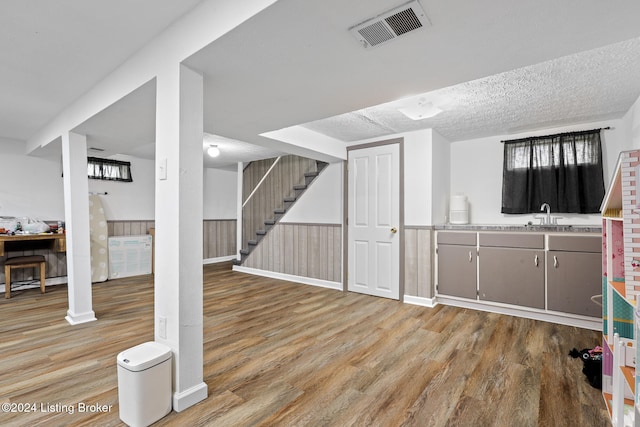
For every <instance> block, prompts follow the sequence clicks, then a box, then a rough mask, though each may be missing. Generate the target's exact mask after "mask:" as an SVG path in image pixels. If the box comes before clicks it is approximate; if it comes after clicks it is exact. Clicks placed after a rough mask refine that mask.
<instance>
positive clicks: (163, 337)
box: [154, 65, 207, 412]
mask: <svg viewBox="0 0 640 427" xmlns="http://www.w3.org/2000/svg"><path fill="white" fill-rule="evenodd" d="M163 71H164V72H163V73H160V74H158V78H157V97H156V109H157V112H156V114H157V116H156V166H157V172H156V173H157V175H156V178H157V179H156V207H155V226H156V246H155V260H156V263H155V269H156V271H155V276H154V278H155V340H156V341H158V342H161V343H164V344H166V345H168V346H169V347H171V349H172V350H173V357H174V364H173V367H174V368H173V409H174V410H175V411H178V412H180V411H182V410H184V409H187V408H189V407H190V406H192V405H194V404H196V403H198V402H200V401H201V400H204V399H205V398H206V397H207V385H206V384H205V383H204V381H203V296H202V286H203V273H202V258H203V249H202V241H203V240H202V228H203V225H202V221H203V159H202V143H203V79H202V76H201V75H200V74H198V73H196V72H195V71H193V70H191V69H189V68H188V67H186V66H184V65H172V66H169V67H167V69H165V70H163Z"/></svg>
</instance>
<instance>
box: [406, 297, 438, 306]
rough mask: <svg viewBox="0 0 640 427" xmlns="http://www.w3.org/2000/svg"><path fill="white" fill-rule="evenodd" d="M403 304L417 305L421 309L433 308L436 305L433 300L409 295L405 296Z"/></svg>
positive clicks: (436, 302) (435, 301)
mask: <svg viewBox="0 0 640 427" xmlns="http://www.w3.org/2000/svg"><path fill="white" fill-rule="evenodd" d="M404 302H405V303H406V304H413V305H419V306H421V307H429V308H433V307H435V306H436V305H438V301H437V300H436V299H435V298H425V297H415V296H411V295H405V296H404Z"/></svg>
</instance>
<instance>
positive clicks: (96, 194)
mask: <svg viewBox="0 0 640 427" xmlns="http://www.w3.org/2000/svg"><path fill="white" fill-rule="evenodd" d="M107 194H109V193H107V192H106V191H103V192H102V193H98V192H95V191H89V195H90V196H106V195H107Z"/></svg>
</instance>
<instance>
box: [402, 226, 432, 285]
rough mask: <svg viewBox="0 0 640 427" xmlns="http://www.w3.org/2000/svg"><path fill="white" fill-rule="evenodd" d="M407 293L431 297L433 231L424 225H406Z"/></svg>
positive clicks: (405, 265)
mask: <svg viewBox="0 0 640 427" xmlns="http://www.w3.org/2000/svg"><path fill="white" fill-rule="evenodd" d="M404 231H405V234H404V238H405V259H404V269H405V276H404V277H405V295H411V296H419V297H425V298H430V297H432V296H433V293H432V290H431V286H432V285H431V284H432V278H431V275H432V268H431V258H432V256H433V254H432V249H431V243H432V231H431V229H429V228H424V227H405V230H404Z"/></svg>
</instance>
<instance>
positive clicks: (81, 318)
mask: <svg viewBox="0 0 640 427" xmlns="http://www.w3.org/2000/svg"><path fill="white" fill-rule="evenodd" d="M65 320H66V321H67V322H69V324H70V325H79V324H81V323H87V322H93V321H94V320H98V319H96V313H94V312H93V310H91V311H87V312H86V313H72V312H71V310H69V311H67V315H66V316H65Z"/></svg>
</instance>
